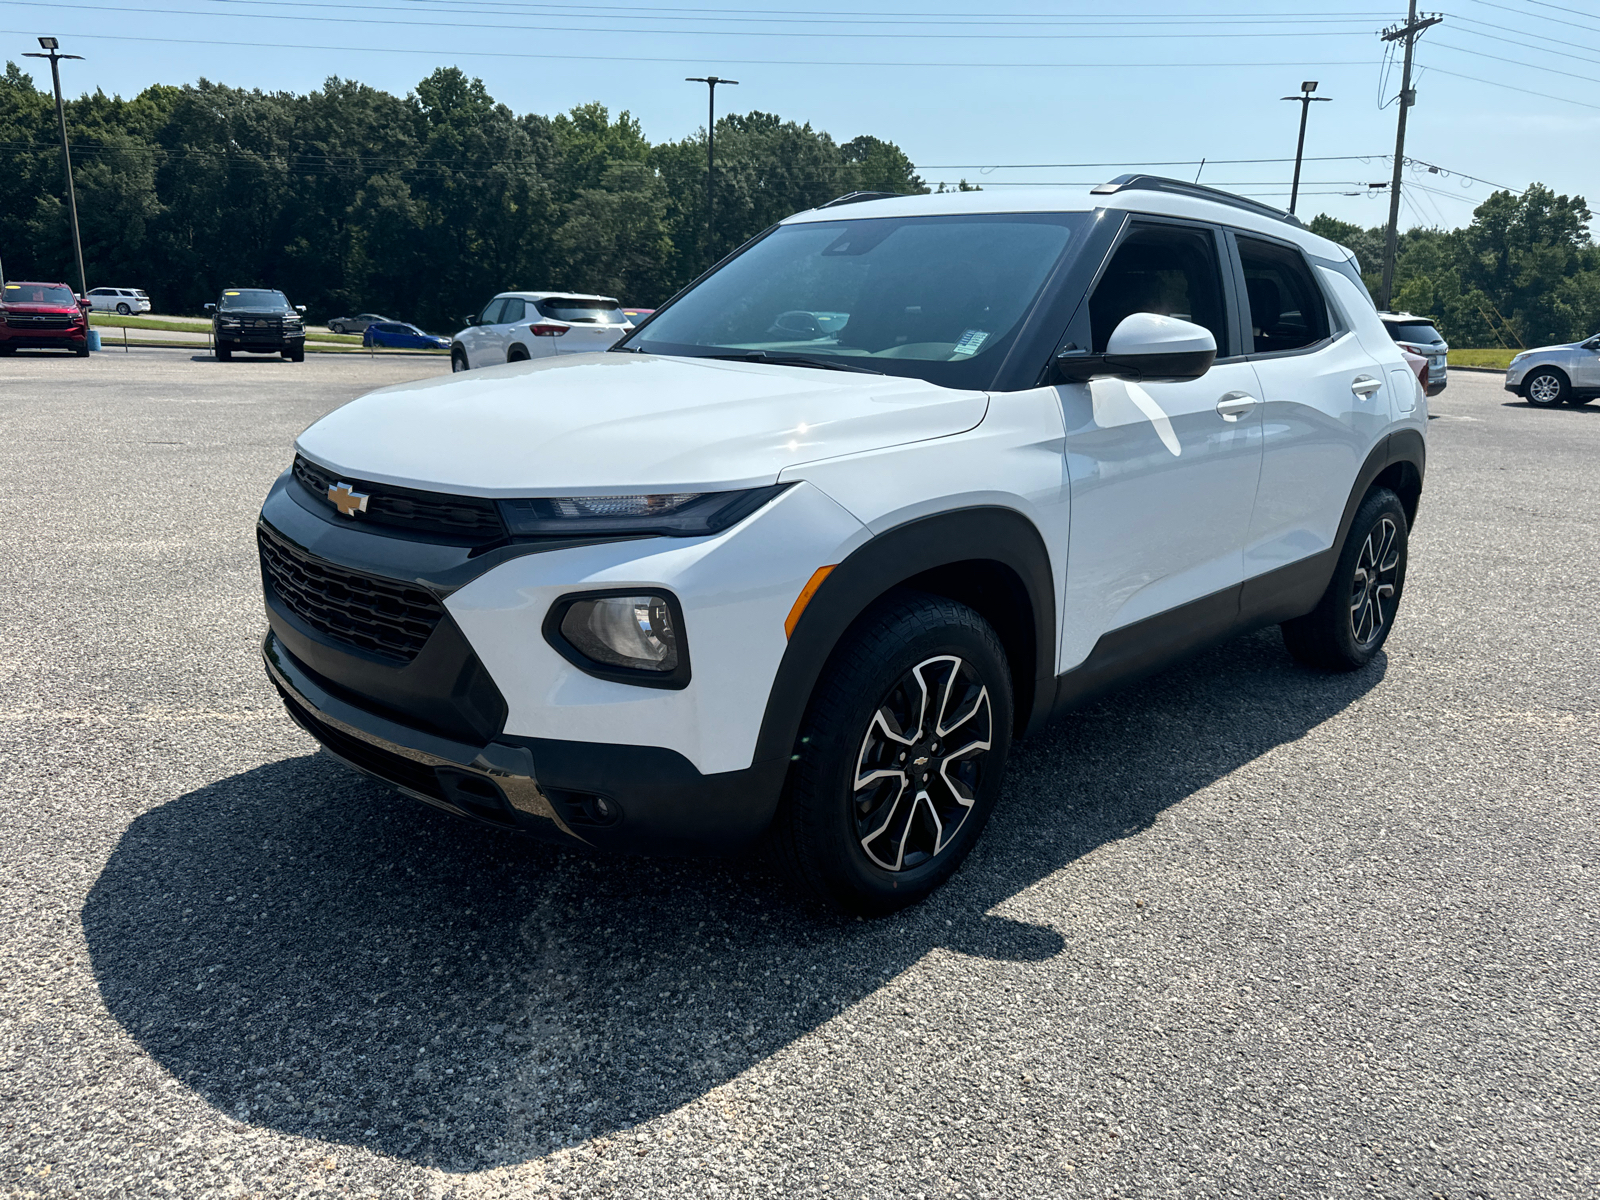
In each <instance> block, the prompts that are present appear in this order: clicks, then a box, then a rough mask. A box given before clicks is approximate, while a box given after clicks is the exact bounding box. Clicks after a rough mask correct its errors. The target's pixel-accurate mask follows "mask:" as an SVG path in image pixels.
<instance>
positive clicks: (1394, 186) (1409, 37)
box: [1378, 0, 1444, 309]
mask: <svg viewBox="0 0 1600 1200" xmlns="http://www.w3.org/2000/svg"><path fill="white" fill-rule="evenodd" d="M1442 20H1444V17H1443V16H1442V15H1440V14H1439V13H1435V14H1434V15H1433V16H1431V17H1427V18H1424V19H1423V20H1421V21H1419V20H1417V0H1411V9H1410V12H1409V13H1408V14H1407V16H1406V23H1405V24H1404V25H1395V26H1391V27H1390V28H1388V29H1385V30H1384V31H1383V40H1384V41H1386V42H1398V41H1402V40H1403V41H1404V42H1405V44H1406V62H1405V68H1404V70H1403V71H1402V72H1401V75H1400V120H1399V124H1398V127H1397V128H1396V130H1395V135H1394V178H1393V179H1392V180H1391V181H1390V183H1389V233H1388V236H1387V237H1385V238H1384V242H1383V286H1382V289H1381V295H1380V296H1379V297H1378V307H1379V308H1381V309H1387V308H1388V307H1389V296H1390V293H1391V292H1392V290H1393V288H1394V252H1395V246H1396V245H1397V243H1398V241H1399V238H1400V171H1401V169H1402V168H1403V167H1404V166H1405V163H1406V110H1407V109H1409V108H1410V107H1411V106H1412V105H1413V104H1415V103H1416V102H1417V94H1416V92H1414V91H1413V90H1412V88H1411V52H1412V50H1413V49H1415V47H1416V44H1417V37H1418V36H1419V35H1420V34H1421V33H1422V31H1423V30H1424V29H1426V28H1428V26H1430V25H1437V24H1438V23H1439V22H1440V21H1442Z"/></svg>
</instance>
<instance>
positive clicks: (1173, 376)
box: [1055, 312, 1217, 383]
mask: <svg viewBox="0 0 1600 1200" xmlns="http://www.w3.org/2000/svg"><path fill="white" fill-rule="evenodd" d="M1216 357H1217V339H1216V338H1214V337H1212V336H1211V331H1210V330H1209V329H1206V328H1204V327H1203V326H1200V325H1196V324H1194V323H1193V322H1192V321H1180V320H1178V318H1176V317H1163V316H1158V315H1157V314H1155V313H1146V312H1139V313H1133V314H1131V315H1129V316H1126V317H1124V318H1123V319H1122V323H1121V324H1119V325H1118V326H1117V327H1116V328H1115V329H1113V330H1112V331H1111V337H1110V339H1109V340H1108V341H1107V343H1106V352H1105V353H1104V354H1082V353H1078V352H1076V351H1065V352H1063V353H1061V354H1058V355H1056V359H1055V376H1056V381H1057V382H1058V383H1085V382H1087V381H1088V380H1090V379H1103V378H1106V377H1108V376H1110V377H1115V378H1117V379H1127V380H1130V381H1132V382H1134V383H1178V382H1181V381H1183V380H1186V379H1199V378H1200V377H1201V376H1202V375H1204V374H1205V373H1206V372H1207V371H1209V370H1210V369H1211V364H1212V363H1213V362H1214V361H1216Z"/></svg>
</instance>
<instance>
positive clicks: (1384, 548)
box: [1282, 488, 1409, 671]
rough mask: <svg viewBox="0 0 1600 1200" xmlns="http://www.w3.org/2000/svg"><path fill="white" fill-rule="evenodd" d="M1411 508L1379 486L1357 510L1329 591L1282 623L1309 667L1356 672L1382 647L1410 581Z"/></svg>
mask: <svg viewBox="0 0 1600 1200" xmlns="http://www.w3.org/2000/svg"><path fill="white" fill-rule="evenodd" d="M1408 534H1409V526H1408V523H1407V521H1406V510H1405V508H1404V507H1403V506H1402V505H1401V503H1400V497H1398V496H1396V495H1395V494H1394V493H1393V492H1391V491H1390V490H1389V489H1388V488H1374V489H1373V490H1372V491H1370V492H1368V493H1367V496H1366V499H1364V500H1362V502H1361V507H1360V508H1358V509H1357V510H1356V517H1355V520H1354V521H1352V522H1351V523H1350V532H1349V534H1348V535H1346V537H1345V542H1344V549H1343V550H1342V551H1341V552H1340V554H1339V561H1338V563H1337V564H1336V565H1335V566H1334V568H1333V578H1332V579H1331V580H1329V581H1328V590H1327V591H1326V592H1324V593H1323V594H1322V600H1321V601H1320V602H1319V603H1318V604H1317V607H1316V608H1315V609H1313V610H1312V611H1311V612H1309V613H1307V614H1306V615H1305V616H1303V617H1296V618H1295V619H1294V620H1292V621H1285V622H1284V623H1283V626H1282V629H1283V643H1284V645H1285V646H1287V647H1288V649H1289V653H1290V654H1292V655H1294V656H1295V657H1296V658H1297V659H1299V660H1300V661H1301V662H1303V663H1305V664H1306V665H1307V666H1312V667H1321V668H1323V669H1324V670H1327V671H1354V670H1358V669H1359V668H1361V667H1364V666H1366V665H1367V664H1368V663H1369V662H1371V661H1372V659H1373V657H1374V656H1375V655H1376V654H1377V653H1378V651H1379V650H1381V649H1382V648H1383V643H1384V642H1385V641H1386V640H1387V639H1388V637H1389V630H1390V629H1392V628H1393V627H1394V618H1395V613H1396V611H1397V610H1398V609H1399V607H1400V594H1401V593H1402V592H1403V591H1404V590H1405V585H1406V546H1407V538H1408Z"/></svg>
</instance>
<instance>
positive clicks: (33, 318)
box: [6, 313, 78, 329]
mask: <svg viewBox="0 0 1600 1200" xmlns="http://www.w3.org/2000/svg"><path fill="white" fill-rule="evenodd" d="M6 324H8V325H11V326H14V327H16V328H20V329H72V328H73V327H75V326H76V325H77V324H78V319H77V318H76V317H52V316H38V315H35V314H33V313H8V314H7V315H6Z"/></svg>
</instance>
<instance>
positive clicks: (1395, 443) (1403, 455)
mask: <svg viewBox="0 0 1600 1200" xmlns="http://www.w3.org/2000/svg"><path fill="white" fill-rule="evenodd" d="M1427 468H1428V447H1427V443H1426V442H1424V441H1423V438H1422V434H1421V432H1420V431H1418V430H1416V429H1398V430H1396V431H1395V432H1393V433H1391V434H1389V435H1388V436H1387V437H1385V438H1383V439H1382V440H1381V441H1380V442H1379V443H1378V444H1377V445H1376V446H1374V447H1373V448H1372V450H1371V452H1370V453H1369V454H1368V455H1367V460H1366V462H1364V463H1362V464H1361V470H1360V471H1359V472H1358V473H1357V474H1356V482H1355V486H1354V487H1352V488H1351V489H1350V498H1349V499H1348V500H1346V501H1345V506H1344V514H1343V515H1342V516H1341V517H1340V518H1339V536H1338V537H1336V538H1334V540H1333V546H1332V547H1331V550H1332V552H1333V554H1334V555H1335V556H1337V555H1338V553H1339V551H1340V550H1341V549H1342V548H1343V546H1344V540H1345V538H1346V537H1348V536H1349V535H1350V526H1351V524H1352V523H1353V522H1354V521H1355V519H1356V510H1357V509H1359V508H1360V507H1361V502H1362V501H1363V500H1365V499H1366V498H1367V493H1368V492H1370V491H1371V490H1372V489H1373V488H1375V487H1386V488H1388V489H1389V490H1390V491H1392V492H1394V493H1395V494H1396V495H1397V496H1399V497H1400V504H1401V506H1402V507H1403V508H1404V509H1405V510H1406V523H1407V524H1408V525H1415V524H1416V523H1417V509H1418V507H1419V506H1420V505H1421V503H1422V480H1423V476H1424V475H1426V474H1427ZM1330 569H1331V567H1330Z"/></svg>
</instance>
